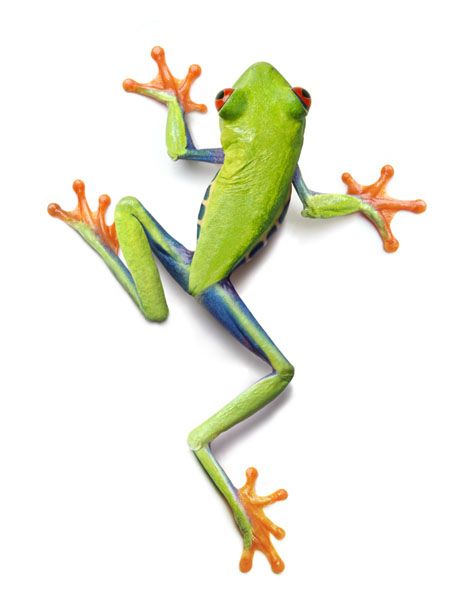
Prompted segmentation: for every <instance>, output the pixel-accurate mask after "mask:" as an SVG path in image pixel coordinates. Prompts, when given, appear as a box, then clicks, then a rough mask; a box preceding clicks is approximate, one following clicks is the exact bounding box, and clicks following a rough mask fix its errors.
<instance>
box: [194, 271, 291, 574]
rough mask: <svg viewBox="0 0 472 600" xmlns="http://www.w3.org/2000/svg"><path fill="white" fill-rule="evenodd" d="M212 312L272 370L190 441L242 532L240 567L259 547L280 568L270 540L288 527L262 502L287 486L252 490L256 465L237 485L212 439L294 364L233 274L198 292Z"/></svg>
mask: <svg viewBox="0 0 472 600" xmlns="http://www.w3.org/2000/svg"><path fill="white" fill-rule="evenodd" d="M197 298H198V300H199V301H200V302H201V303H202V304H203V305H204V306H205V307H206V308H207V309H208V310H209V311H210V313H211V314H212V315H213V316H214V317H215V318H216V319H218V321H220V323H222V324H223V325H224V326H225V327H226V329H228V331H229V332H230V333H231V334H232V335H233V336H234V337H236V338H237V339H238V340H239V341H240V342H241V343H242V344H243V345H244V346H245V347H247V348H248V349H249V350H251V351H252V352H253V353H254V354H256V355H257V356H259V357H260V358H262V359H263V360H264V361H265V362H267V363H268V364H269V365H270V367H271V369H272V371H271V372H270V373H269V374H268V375H266V376H265V377H263V378H262V379H260V380H259V381H257V382H256V383H255V384H253V385H252V386H250V387H249V388H248V389H247V390H245V391H244V392H242V393H241V394H239V396H237V397H236V398H235V399H234V400H232V401H231V402H230V403H229V404H227V405H226V406H224V407H223V408H222V409H221V410H219V411H218V412H217V413H216V414H214V415H213V416H212V417H210V418H209V419H207V420H206V421H205V422H204V423H202V424H201V425H200V426H199V427H197V428H196V429H194V430H193V431H192V432H191V434H190V435H189V440H188V441H189V445H190V447H191V449H192V450H193V452H194V453H195V455H196V457H197V458H198V460H199V461H200V463H201V464H202V466H203V468H204V469H205V471H206V472H207V473H208V475H209V476H210V477H211V479H212V480H213V482H214V484H215V485H216V487H217V488H218V489H219V491H220V492H221V493H222V495H223V496H224V498H225V499H226V501H227V502H228V504H229V506H230V507H231V509H232V511H233V514H234V518H235V520H236V523H237V525H238V526H239V528H240V530H241V532H242V535H243V554H242V556H241V561H240V569H241V571H243V572H246V571H249V570H250V569H251V567H252V557H253V555H254V552H255V550H259V551H261V552H263V553H264V554H265V556H266V557H267V558H268V560H269V562H270V564H271V567H272V570H273V571H274V572H275V573H280V572H281V571H283V569H284V563H283V561H282V560H281V558H280V557H279V556H278V554H277V552H276V551H275V549H274V547H273V546H272V543H271V540H270V534H272V535H274V536H275V537H276V538H277V539H282V538H283V537H284V535H285V534H284V531H283V530H282V529H281V528H279V527H277V526H276V525H274V523H272V522H271V521H270V520H269V519H268V518H267V517H266V516H265V515H264V513H263V507H264V506H267V505H269V504H272V503H273V502H276V501H278V500H283V499H285V498H286V497H287V492H285V490H278V491H277V492H275V493H274V494H270V495H269V496H263V497H260V496H257V495H256V493H255V490H254V485H255V480H256V477H257V471H256V470H255V469H253V468H251V469H248V470H247V471H246V476H247V482H246V484H245V485H244V486H243V487H242V488H241V489H240V490H237V489H236V488H235V487H234V485H233V484H232V483H231V481H230V479H229V478H228V476H227V475H226V473H225V472H224V470H223V469H222V467H221V466H220V464H219V463H218V462H217V460H216V459H215V457H214V455H213V453H212V451H211V448H210V444H211V442H212V441H213V440H214V439H215V438H216V437H218V436H219V435H220V434H221V433H223V432H224V431H226V430H228V429H230V428H231V427H233V426H234V425H236V424H237V423H239V422H241V421H243V420H244V419H246V418H248V417H250V416H251V415H253V414H254V413H255V412H257V411H258V410H260V409H261V408H263V407H264V406H266V405H267V404H268V403H269V402H271V401H272V400H274V399H275V398H276V397H277V396H278V395H279V394H280V393H281V392H282V391H283V390H284V389H285V388H286V387H287V385H288V384H289V382H290V380H291V379H292V377H293V374H294V368H293V366H292V365H291V364H290V362H289V361H288V360H287V359H286V358H285V356H284V355H283V354H282V353H281V352H280V350H279V349H278V348H277V346H276V345H275V344H274V342H273V341H272V340H271V339H270V338H269V336H268V335H267V334H266V333H265V331H264V330H263V329H262V327H261V326H260V325H259V323H258V322H257V321H256V319H255V318H254V316H253V315H252V314H251V312H250V311H249V310H248V308H247V307H246V306H245V304H244V303H243V301H242V300H241V298H240V297H239V296H238V294H237V293H236V291H235V289H234V287H233V286H232V284H231V283H230V282H229V280H226V281H223V282H220V283H218V284H216V285H214V286H212V287H210V288H208V289H207V290H206V291H205V292H203V294H201V295H200V296H198V297H197Z"/></svg>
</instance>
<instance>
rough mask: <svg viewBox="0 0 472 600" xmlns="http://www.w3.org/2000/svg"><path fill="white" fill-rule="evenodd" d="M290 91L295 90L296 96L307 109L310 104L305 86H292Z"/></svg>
mask: <svg viewBox="0 0 472 600" xmlns="http://www.w3.org/2000/svg"><path fill="white" fill-rule="evenodd" d="M292 91H293V92H295V94H297V96H298V97H299V98H300V100H301V102H302V104H303V106H304V107H305V108H306V109H307V110H308V109H309V108H310V106H311V96H310V93H309V92H307V91H306V89H305V88H301V87H294V88H292Z"/></svg>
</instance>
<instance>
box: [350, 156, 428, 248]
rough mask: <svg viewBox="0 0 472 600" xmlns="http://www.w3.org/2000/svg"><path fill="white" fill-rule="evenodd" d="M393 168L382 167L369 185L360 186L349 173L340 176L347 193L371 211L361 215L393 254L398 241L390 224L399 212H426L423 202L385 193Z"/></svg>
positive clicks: (388, 166)
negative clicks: (361, 201)
mask: <svg viewBox="0 0 472 600" xmlns="http://www.w3.org/2000/svg"><path fill="white" fill-rule="evenodd" d="M393 173H394V171H393V167H392V166H390V165H385V166H384V167H382V170H381V172H380V177H379V178H378V180H377V181H376V182H375V183H372V184H371V185H360V184H359V183H357V181H355V180H354V179H353V177H352V176H351V175H350V174H349V173H344V174H343V176H342V180H343V182H344V183H345V184H346V186H347V193H348V194H351V195H353V196H358V197H360V198H362V199H363V200H364V201H365V202H366V203H367V204H368V205H369V206H370V207H372V208H373V210H366V211H365V212H363V213H362V214H363V215H364V216H365V217H367V218H368V219H369V220H370V221H372V223H373V224H374V225H375V226H376V227H377V229H378V232H379V233H380V236H381V237H382V240H383V246H384V249H385V250H386V251H387V252H395V250H397V249H398V246H399V243H398V240H397V239H395V237H394V236H393V233H392V230H391V229H390V223H391V221H392V219H393V217H394V216H395V213H397V212H398V211H400V210H408V211H410V212H414V213H422V212H424V211H425V210H426V203H425V202H423V200H406V201H402V200H395V199H394V198H391V197H390V196H389V195H388V194H387V192H386V189H387V185H388V182H389V181H390V179H392V177H393Z"/></svg>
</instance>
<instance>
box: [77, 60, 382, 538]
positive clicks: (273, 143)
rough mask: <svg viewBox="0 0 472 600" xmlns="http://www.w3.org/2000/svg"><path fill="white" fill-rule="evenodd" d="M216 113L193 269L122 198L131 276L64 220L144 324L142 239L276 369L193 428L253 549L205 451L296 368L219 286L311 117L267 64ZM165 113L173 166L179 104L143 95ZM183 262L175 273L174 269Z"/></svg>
mask: <svg viewBox="0 0 472 600" xmlns="http://www.w3.org/2000/svg"><path fill="white" fill-rule="evenodd" d="M233 88H234V92H233V94H232V95H231V96H230V97H229V99H228V100H227V102H226V103H225V105H224V106H223V108H222V109H221V110H220V112H219V117H220V127H221V143H222V147H223V150H224V156H225V158H224V163H223V165H222V167H221V169H220V171H219V173H218V175H217V176H216V178H215V179H214V181H213V183H212V184H211V187H210V192H209V197H208V202H207V205H206V211H205V214H204V219H203V221H202V224H201V232H200V236H199V239H198V242H197V246H196V250H195V254H194V255H193V259H192V260H191V263H190V264H184V262H183V261H182V257H181V256H180V255H179V253H178V252H176V250H175V248H174V247H173V245H172V244H171V243H169V240H168V239H167V237H166V235H164V234H165V232H164V233H163V231H164V230H162V228H161V227H160V226H159V225H158V224H157V223H156V221H154V219H153V218H152V217H151V216H150V214H149V213H148V212H147V211H146V210H145V209H144V207H143V206H142V205H141V204H140V203H139V202H138V200H136V198H132V197H126V198H123V199H122V200H121V201H120V202H119V203H118V205H117V207H116V210H115V223H116V229H117V235H118V239H119V242H120V247H121V250H122V252H123V255H124V258H125V261H126V263H127V265H128V269H129V271H128V270H127V269H126V267H125V266H124V264H123V263H122V261H121V260H120V258H118V257H117V256H116V255H115V254H114V253H113V252H112V251H111V250H110V249H109V248H108V247H107V246H106V245H104V243H103V242H102V240H101V239H100V238H99V237H98V236H97V235H96V234H95V232H94V231H93V230H92V229H91V228H90V227H89V226H87V225H85V224H83V223H79V222H77V221H73V220H70V221H68V224H69V225H70V226H71V227H73V228H74V229H75V230H76V231H77V232H78V233H79V234H80V235H81V236H82V237H83V238H84V239H85V241H86V242H87V243H88V244H89V245H90V246H91V247H92V248H93V249H94V250H95V251H96V252H98V254H99V255H100V256H101V257H102V259H103V260H104V261H105V263H106V264H107V266H108V267H109V268H110V269H111V271H112V272H113V274H114V275H115V276H116V277H117V279H118V280H119V281H120V283H121V284H122V286H123V287H124V288H125V289H126V291H127V292H128V293H129V295H130V296H131V297H132V299H133V300H134V302H135V303H136V304H137V306H138V307H139V309H140V310H141V311H142V313H143V314H144V316H145V317H146V318H147V319H149V320H150V321H157V322H160V321H163V320H164V319H165V318H166V317H167V315H168V307H167V303H166V299H165V295H164V290H163V287H162V284H161V280H160V276H159V272H158V269H157V266H156V263H155V261H154V258H153V252H152V250H151V247H150V245H149V240H148V237H149V238H151V239H152V240H153V241H155V242H156V244H158V245H159V247H160V248H161V249H163V251H164V252H165V253H167V254H168V255H169V256H170V257H172V259H173V260H175V261H176V262H179V261H180V263H181V264H182V271H183V272H184V271H185V272H186V277H187V278H188V280H187V281H188V286H187V291H188V292H189V293H190V294H192V295H193V296H195V297H196V298H197V299H199V298H201V297H202V294H204V293H205V291H207V290H209V289H212V290H214V293H215V294H217V295H218V298H219V301H220V302H221V303H222V304H223V305H224V306H225V307H226V310H227V311H228V314H229V315H230V317H231V319H233V321H234V322H235V323H237V325H238V327H239V329H240V330H241V331H243V332H244V335H245V336H246V338H247V339H249V340H250V341H251V343H253V344H255V345H257V346H258V348H259V349H260V350H261V351H262V352H263V354H264V355H265V357H266V358H267V362H269V363H270V365H271V367H272V371H271V373H270V374H269V375H268V376H266V377H264V378H263V379H261V380H259V381H258V382H256V383H255V384H254V385H252V386H251V387H250V388H248V389H247V390H245V391H244V392H243V393H241V394H240V395H239V396H237V397H236V398H235V399H234V400H232V401H231V402H230V403H229V404H227V405H226V406H224V407H223V408H222V409H221V410H220V411H218V412H217V413H216V414H214V415H213V416H212V417H210V418H209V419H208V420H206V421H205V422H204V423H203V424H201V425H200V426H199V427H197V428H196V429H194V430H193V431H192V432H191V433H190V435H189V438H188V442H189V445H190V448H191V449H192V451H193V452H194V453H195V455H196V457H197V458H198V460H199V461H200V463H201V465H202V466H203V468H204V469H205V471H206V472H207V473H208V475H209V476H210V478H211V479H212V481H213V482H214V484H215V485H216V487H217V488H218V489H219V491H220V492H221V493H222V495H223V496H224V498H225V499H226V500H227V502H228V504H229V506H230V507H231V510H232V512H233V514H234V518H235V521H236V523H237V524H238V527H239V529H240V530H241V533H242V536H243V543H244V547H245V548H249V546H250V545H251V542H252V528H251V522H250V519H249V517H248V515H247V514H246V512H245V511H244V508H243V506H242V504H241V502H240V500H239V497H238V493H237V491H236V489H235V487H234V486H233V485H232V483H231V481H230V480H229V478H228V476H227V475H226V473H225V472H224V471H223V469H222V467H221V466H220V465H219V463H218V462H217V461H216V459H215V457H214V456H213V454H212V452H211V448H210V443H211V442H212V441H213V440H214V439H215V438H216V437H217V436H218V435H220V434H221V433H222V432H224V431H226V430H228V429H230V428H231V427H233V426H234V425H236V424H237V423H239V422H241V421H243V420H244V419H246V418H248V417H249V416H251V415H252V414H254V413H255V412H257V411H258V410H260V409H261V408H263V407H264V406H266V405H267V404H268V403H269V402H271V401H272V400H273V399H275V398H276V397H277V396H278V395H279V394H280V393H281V392H282V391H283V390H284V389H285V388H286V386H287V385H288V383H289V382H290V380H291V379H292V377H293V372H294V370H293V367H292V365H291V364H290V363H289V361H288V360H287V359H286V358H285V357H284V355H283V354H282V353H281V352H280V351H279V350H278V348H277V347H276V346H275V344H274V343H273V342H272V341H271V340H270V338H269V337H268V335H267V334H266V333H265V332H264V330H263V329H262V328H261V327H260V326H259V325H258V323H257V321H255V319H254V318H253V317H252V315H250V313H249V316H248V313H247V312H245V311H244V310H242V309H241V306H240V305H238V303H237V302H235V300H234V298H233V297H232V296H231V294H229V293H228V292H227V291H226V290H225V289H224V287H222V286H220V285H219V282H221V281H222V280H225V279H226V278H228V277H229V275H230V274H231V272H232V271H233V270H234V268H235V267H236V266H237V265H238V264H239V263H240V261H241V259H242V258H244V257H245V256H247V254H248V253H249V252H250V251H251V249H252V248H254V247H255V246H256V245H257V244H258V242H260V240H261V239H263V238H264V236H265V235H267V232H268V231H269V230H270V229H271V228H272V226H273V225H274V223H275V222H276V220H277V218H278V217H279V216H280V213H281V212H282V210H283V208H284V207H285V205H286V203H287V201H288V199H289V197H290V192H291V186H292V178H293V176H294V172H295V169H296V168H297V163H298V159H299V156H300V153H301V149H302V144H303V134H304V130H305V118H306V115H307V110H306V109H305V107H304V106H303V104H302V103H301V101H300V100H299V98H298V97H297V96H296V95H295V94H294V92H293V91H292V89H291V86H290V84H289V83H288V82H287V81H286V80H285V79H284V78H283V77H282V76H281V75H280V73H278V71H276V69H274V67H272V66H271V65H269V64H267V63H256V64H254V65H252V66H251V67H250V68H249V69H247V70H246V71H245V72H244V74H243V75H242V76H241V77H240V78H239V79H238V81H237V82H236V83H235V84H234V86H233ZM136 91H137V92H138V93H140V94H142V95H145V96H148V97H151V98H153V99H154V100H157V101H158V102H160V103H163V104H165V105H166V106H167V108H168V113H167V127H166V144H167V151H168V154H169V156H170V157H171V158H172V159H173V160H177V159H180V158H186V157H187V155H188V154H189V152H191V151H193V152H194V153H198V150H191V149H190V150H189V148H188V147H187V146H188V140H187V135H186V125H185V116H184V113H183V111H182V109H181V107H180V105H179V102H178V101H177V99H176V97H175V96H174V95H173V94H171V93H169V92H166V91H160V90H155V89H147V88H144V87H142V88H139V87H138V89H137V90H136ZM293 184H294V185H295V188H296V191H297V193H298V195H299V196H300V199H301V200H302V203H303V211H302V215H303V216H305V217H310V218H330V217H338V216H342V215H348V214H351V213H354V212H363V213H364V214H366V216H369V218H370V219H371V220H372V221H374V222H375V223H376V224H377V225H378V226H379V228H382V227H383V221H382V219H381V218H380V216H379V215H378V214H377V213H376V211H375V209H374V208H373V207H372V206H370V205H369V204H367V203H365V202H364V201H363V200H362V199H360V198H357V197H355V196H348V195H343V194H315V193H313V192H311V191H310V190H309V189H308V188H307V187H306V185H305V183H304V182H303V180H302V179H301V178H300V179H299V180H297V181H295V180H294V181H293ZM180 263H179V264H180Z"/></svg>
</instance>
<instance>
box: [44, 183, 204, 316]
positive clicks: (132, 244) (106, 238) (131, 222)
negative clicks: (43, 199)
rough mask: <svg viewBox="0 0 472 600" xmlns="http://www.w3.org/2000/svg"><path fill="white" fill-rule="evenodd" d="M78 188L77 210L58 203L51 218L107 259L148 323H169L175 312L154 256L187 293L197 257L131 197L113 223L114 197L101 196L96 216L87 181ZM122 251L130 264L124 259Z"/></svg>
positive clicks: (52, 207)
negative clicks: (107, 219) (109, 219)
mask: <svg viewBox="0 0 472 600" xmlns="http://www.w3.org/2000/svg"><path fill="white" fill-rule="evenodd" d="M73 188H74V191H75V193H76V194H77V198H78V205H77V207H76V208H75V209H74V210H72V211H65V210H63V209H62V208H61V207H60V206H58V205H57V204H50V205H49V207H48V211H49V214H51V215H52V216H54V217H58V218H59V219H61V220H62V221H64V222H65V223H67V224H68V225H69V226H70V227H72V228H73V229H74V230H75V231H77V233H79V234H80V235H81V236H82V237H83V238H84V240H85V241H86V242H87V243H88V244H89V245H90V246H91V247H92V248H93V249H94V250H95V251H96V252H97V253H98V254H99V255H100V256H101V258H102V259H103V260H104V262H105V263H106V264H107V266H108V267H109V268H110V270H111V271H112V273H113V274H114V275H115V277H116V278H117V279H118V281H119V282H120V283H121V285H122V286H123V287H124V288H125V290H126V291H127V292H128V294H129V295H130V296H131V298H132V299H133V300H134V301H135V303H136V304H137V306H138V307H139V309H140V310H141V311H142V313H143V314H144V316H145V317H146V318H147V319H149V320H150V321H163V320H164V319H165V318H166V317H167V315H168V312H169V311H168V308H167V302H166V299H165V295H164V290H163V287H162V283H161V278H160V275H159V271H158V269H157V265H156V262H155V260H154V257H153V252H154V253H155V254H156V255H157V256H158V258H159V260H160V262H161V263H162V264H163V265H164V267H165V268H166V269H167V270H168V271H169V272H170V274H171V275H172V277H174V279H175V280H176V281H177V282H178V283H179V284H180V285H181V286H182V287H183V288H184V289H186V290H187V289H188V270H189V265H190V262H191V260H192V254H193V253H192V252H190V251H189V250H187V249H186V248H185V247H184V246H182V244H180V243H179V242H177V240H175V239H174V238H173V237H172V236H171V235H169V234H168V233H167V231H166V230H165V229H164V228H163V227H162V226H161V225H159V223H158V222H157V221H156V220H155V219H154V218H153V217H152V216H151V214H150V213H149V212H148V211H147V210H146V209H145V208H144V206H143V205H142V204H141V203H140V202H139V201H138V200H137V199H136V198H133V197H131V196H128V197H126V198H123V199H122V200H120V202H119V203H118V204H117V206H116V209H115V223H114V224H113V225H107V224H106V222H105V212H106V209H107V207H108V206H109V204H110V198H109V197H108V196H101V197H100V199H99V207H98V210H97V211H96V212H93V211H92V210H91V209H90V207H89V205H88V203H87V200H86V198H85V186H84V184H83V182H82V181H80V180H77V181H75V182H74V186H73ZM120 247H121V250H122V252H123V256H124V259H125V261H126V264H127V265H128V266H126V265H125V264H124V263H123V261H122V260H121V259H120V258H119V256H118V250H119V248H120Z"/></svg>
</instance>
